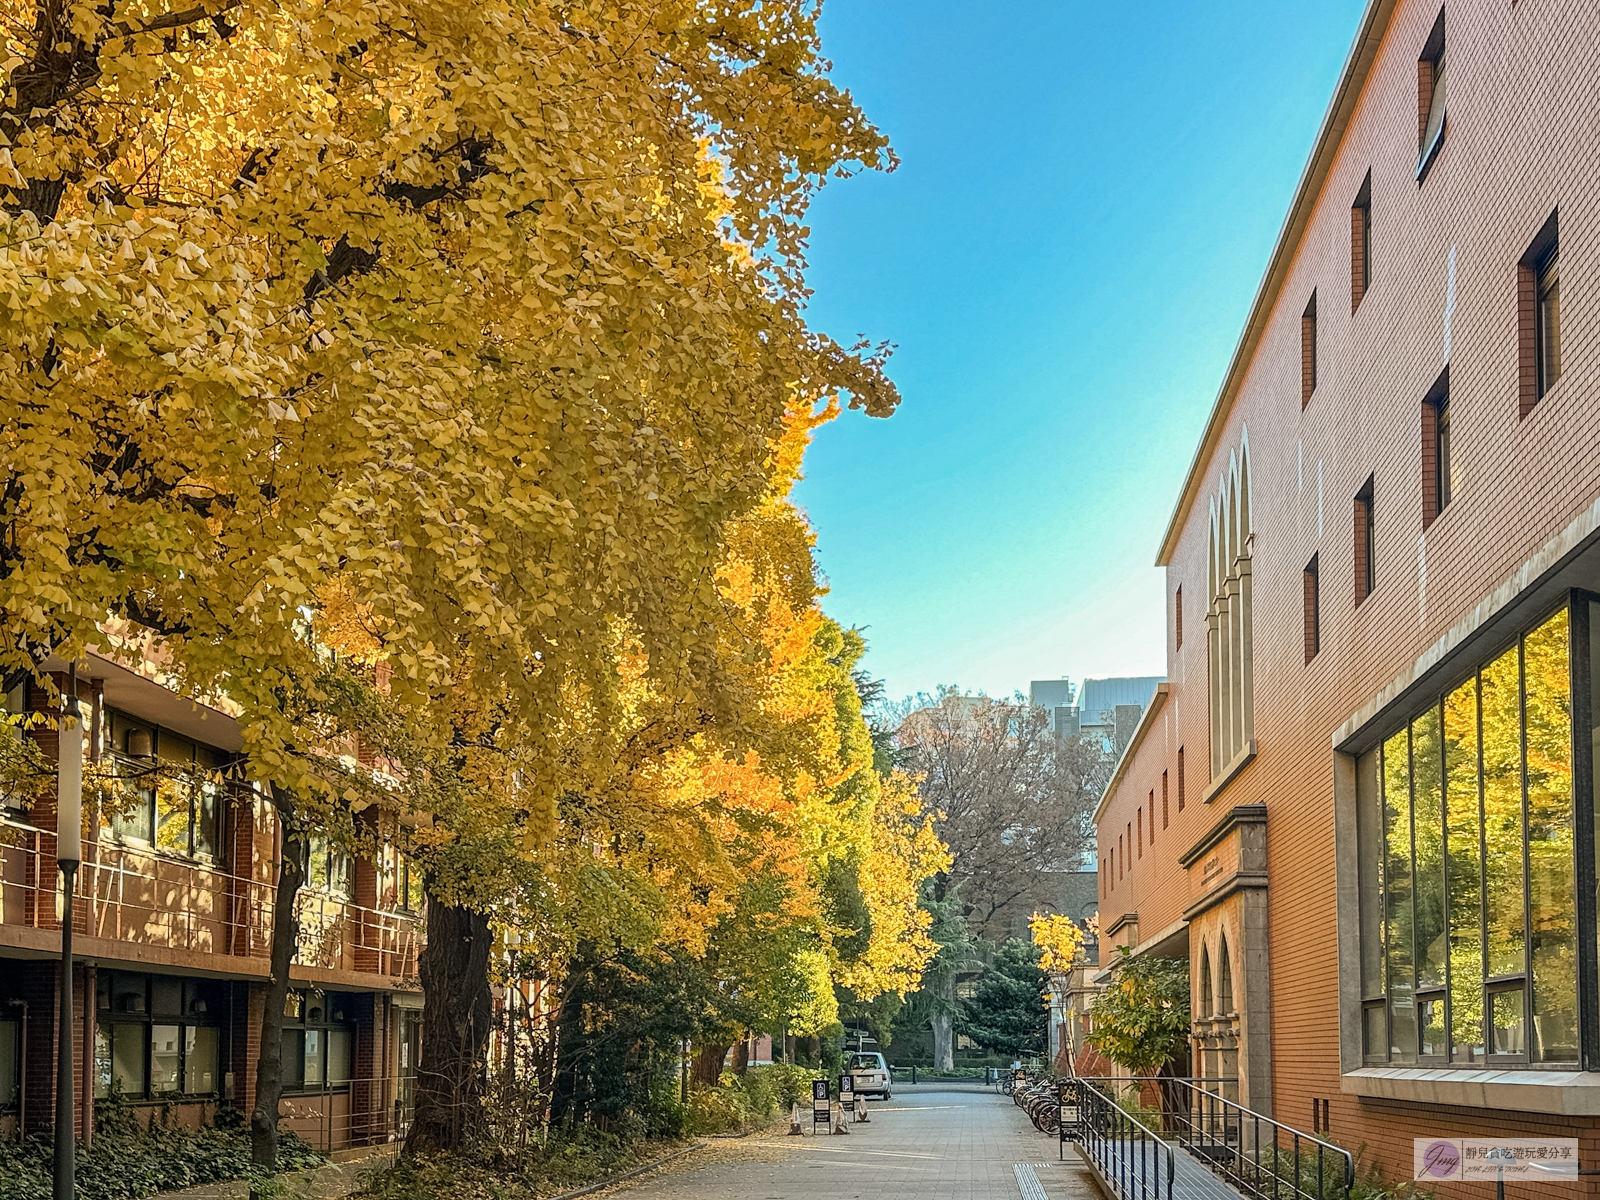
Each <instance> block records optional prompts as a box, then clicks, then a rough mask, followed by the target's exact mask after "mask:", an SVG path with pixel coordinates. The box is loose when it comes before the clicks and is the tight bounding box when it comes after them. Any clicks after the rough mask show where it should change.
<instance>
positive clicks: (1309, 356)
mask: <svg viewBox="0 0 1600 1200" xmlns="http://www.w3.org/2000/svg"><path fill="white" fill-rule="evenodd" d="M1316 394H1317V289H1316V288H1312V289H1311V299H1310V301H1309V302H1308V303H1307V304H1306V308H1305V311H1304V312H1303V313H1301V314H1300V411H1301V412H1304V411H1305V410H1306V408H1307V406H1309V405H1310V403H1311V398H1312V397H1313V396H1315V395H1316Z"/></svg>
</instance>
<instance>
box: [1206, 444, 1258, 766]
mask: <svg viewBox="0 0 1600 1200" xmlns="http://www.w3.org/2000/svg"><path fill="white" fill-rule="evenodd" d="M1254 544H1255V534H1254V527H1253V526H1252V524H1251V520H1250V434H1249V431H1248V430H1246V431H1245V432H1244V433H1242V434H1241V435H1240V438H1239V449H1238V451H1237V452H1235V453H1233V454H1230V455H1229V456H1228V470H1227V473H1226V474H1225V475H1224V476H1223V478H1222V485H1221V487H1220V489H1219V490H1218V492H1217V494H1216V496H1215V497H1213V498H1212V501H1211V532H1210V542H1209V545H1208V547H1207V555H1206V582H1207V585H1208V591H1209V593H1210V596H1211V603H1210V606H1209V607H1208V608H1207V610H1206V630H1207V634H1208V636H1209V638H1210V664H1211V777H1212V778H1213V779H1216V778H1218V777H1219V776H1220V775H1221V774H1222V773H1223V771H1224V770H1225V769H1226V768H1227V766H1228V764H1229V763H1231V762H1233V760H1234V759H1235V758H1237V757H1238V756H1239V754H1240V752H1241V751H1243V750H1244V747H1245V744H1246V743H1247V742H1249V741H1250V739H1251V738H1252V737H1254V736H1255V684H1254V673H1253V670H1252V666H1251V659H1252V641H1253V636H1254V635H1253V633H1252V621H1251V616H1250V555H1251V551H1252V550H1253V549H1254Z"/></svg>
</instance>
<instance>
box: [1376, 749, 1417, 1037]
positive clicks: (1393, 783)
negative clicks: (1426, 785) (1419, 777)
mask: <svg viewBox="0 0 1600 1200" xmlns="http://www.w3.org/2000/svg"><path fill="white" fill-rule="evenodd" d="M1383 801H1384V803H1383V836H1384V845H1385V847H1386V848H1387V853H1386V855H1385V859H1384V869H1383V888H1384V897H1385V899H1386V901H1387V904H1386V906H1385V914H1384V927H1385V928H1384V942H1385V945H1386V946H1387V949H1388V954H1387V956H1386V957H1387V960H1388V962H1387V970H1386V972H1385V973H1386V975H1387V976H1388V981H1389V1053H1390V1056H1391V1057H1392V1058H1393V1059H1394V1060H1395V1061H1396V1062H1411V1061H1412V1060H1413V1059H1415V1058H1416V1055H1417V1016H1416V1011H1415V1010H1414V1009H1413V1007H1412V999H1411V995H1412V993H1411V989H1412V970H1411V968H1412V933H1413V930H1412V921H1411V918H1412V908H1411V811H1410V810H1411V750H1410V745H1409V738H1408V737H1407V734H1406V731H1405V730H1401V731H1400V732H1399V733H1397V734H1395V735H1394V737H1392V738H1390V739H1389V740H1388V741H1387V742H1385V743H1384V744H1383Z"/></svg>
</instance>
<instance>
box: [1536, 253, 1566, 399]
mask: <svg viewBox="0 0 1600 1200" xmlns="http://www.w3.org/2000/svg"><path fill="white" fill-rule="evenodd" d="M1552 274H1554V276H1555V279H1554V281H1553V282H1552V283H1547V282H1546V281H1547V279H1548V278H1549V276H1550V275H1552ZM1552 290H1553V291H1555V292H1556V302H1555V309H1556V320H1555V336H1554V338H1553V339H1552V338H1551V336H1550V328H1549V315H1548V307H1549V306H1547V305H1546V303H1545V298H1546V297H1547V296H1548V295H1549V293H1550V292H1551V291H1552ZM1560 291H1561V246H1560V243H1559V242H1555V241H1553V242H1552V243H1551V245H1550V248H1549V249H1548V250H1547V251H1545V253H1544V255H1543V256H1542V257H1541V259H1540V261H1539V263H1538V265H1537V266H1535V267H1534V269H1533V328H1534V335H1533V336H1534V352H1533V361H1534V368H1535V371H1536V373H1537V375H1536V380H1535V384H1534V391H1535V394H1536V399H1538V400H1543V399H1544V398H1545V397H1546V396H1547V395H1549V394H1550V389H1551V388H1553V387H1555V385H1556V384H1558V383H1559V382H1561V299H1560ZM1552 340H1553V341H1554V342H1555V352H1554V354H1552V353H1550V343H1551V341H1552ZM1552 361H1553V363H1554V369H1553V370H1552Z"/></svg>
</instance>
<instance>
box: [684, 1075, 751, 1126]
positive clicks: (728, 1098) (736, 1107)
mask: <svg viewBox="0 0 1600 1200" xmlns="http://www.w3.org/2000/svg"><path fill="white" fill-rule="evenodd" d="M749 1120H750V1104H749V1101H748V1100H746V1098H745V1094H744V1089H743V1088H741V1087H739V1086H738V1085H737V1084H734V1085H731V1086H726V1087H724V1086H718V1087H708V1088H701V1089H699V1090H698V1091H695V1092H691V1093H690V1094H689V1128H690V1129H691V1130H693V1131H694V1132H695V1133H742V1132H743V1131H744V1128H745V1126H746V1125H747V1124H748V1123H749Z"/></svg>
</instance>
